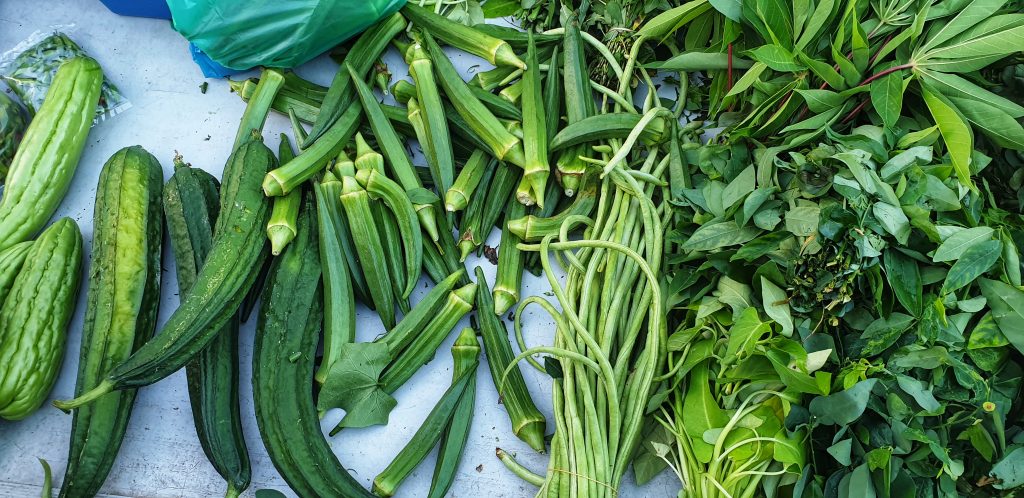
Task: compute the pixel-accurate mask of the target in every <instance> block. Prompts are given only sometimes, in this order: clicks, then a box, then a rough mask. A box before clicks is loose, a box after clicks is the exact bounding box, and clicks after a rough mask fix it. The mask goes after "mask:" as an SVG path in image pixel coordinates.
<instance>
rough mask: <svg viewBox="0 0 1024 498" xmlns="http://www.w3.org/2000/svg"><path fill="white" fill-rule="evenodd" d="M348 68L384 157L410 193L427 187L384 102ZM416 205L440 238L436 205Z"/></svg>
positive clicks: (426, 225) (431, 231) (426, 226)
mask: <svg viewBox="0 0 1024 498" xmlns="http://www.w3.org/2000/svg"><path fill="white" fill-rule="evenodd" d="M348 70H349V72H350V73H352V78H353V79H352V82H353V86H355V88H356V93H357V94H358V95H359V101H360V102H361V104H362V107H363V110H364V111H365V113H366V117H367V120H368V121H369V122H370V127H371V128H373V135H374V137H376V138H377V145H378V146H380V149H381V152H382V153H384V157H385V158H387V160H388V163H389V164H390V165H391V172H392V173H393V174H394V176H395V179H396V180H397V182H398V183H399V184H400V185H401V186H402V188H404V189H405V191H406V192H409V191H411V190H416V189H420V188H423V184H422V183H421V182H420V177H419V175H417V174H416V168H415V166H413V165H412V162H411V161H410V160H409V156H407V155H406V153H405V147H404V146H403V145H402V141H401V139H400V138H399V137H398V133H397V132H395V129H394V128H393V127H392V126H391V121H389V120H388V118H387V117H386V116H384V112H383V111H381V108H380V103H378V102H377V100H376V99H375V98H374V96H373V93H372V92H371V91H370V88H369V87H368V86H366V83H365V82H363V80H361V79H359V78H358V77H357V76H358V75H356V73H355V71H354V69H352V68H351V67H349V68H348ZM413 206H414V207H415V209H416V214H417V216H419V219H420V225H421V226H422V227H423V230H425V231H426V232H427V235H429V236H430V238H431V240H435V241H436V240H437V238H438V231H437V223H436V222H435V220H434V206H433V205H431V204H420V203H413Z"/></svg>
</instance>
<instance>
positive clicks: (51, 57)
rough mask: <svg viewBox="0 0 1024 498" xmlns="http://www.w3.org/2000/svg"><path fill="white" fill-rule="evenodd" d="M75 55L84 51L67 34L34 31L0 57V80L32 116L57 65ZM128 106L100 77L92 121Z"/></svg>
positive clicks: (119, 93)
mask: <svg viewBox="0 0 1024 498" xmlns="http://www.w3.org/2000/svg"><path fill="white" fill-rule="evenodd" d="M70 27H71V28H73V26H70ZM62 28H64V27H62ZM76 56H88V54H87V53H86V52H85V50H82V47H80V46H78V44H77V43H75V42H74V41H73V40H71V38H70V37H68V35H66V34H64V33H63V32H61V31H51V32H40V31H37V32H35V33H33V34H32V36H30V37H29V38H28V39H26V40H25V41H23V42H21V43H19V44H18V45H17V46H15V47H14V48H13V49H11V50H8V51H7V52H5V53H4V54H3V55H2V56H0V79H2V80H4V82H6V83H7V86H9V87H10V88H11V90H13V91H14V93H15V95H17V96H18V98H19V99H20V100H21V103H22V104H23V105H24V106H25V108H26V109H28V112H29V114H30V115H35V112H36V109H38V108H39V106H40V105H42V103H43V99H44V98H45V97H46V91H47V90H49V88H50V82H51V81H53V75H54V74H56V73H57V67H58V66H60V64H61V63H62V62H64V61H65V60H67V59H70V58H72V57H76ZM130 107H131V103H130V102H128V99H127V98H125V96H124V95H123V94H122V93H121V92H120V91H119V90H118V89H117V86H115V85H114V84H113V83H111V82H110V79H109V78H104V79H103V89H102V90H101V93H100V102H99V104H98V105H97V106H96V119H95V121H94V122H97V123H98V122H100V121H103V120H104V119H107V118H110V117H113V116H115V115H117V114H119V113H121V112H123V111H125V110H127V109H128V108H130Z"/></svg>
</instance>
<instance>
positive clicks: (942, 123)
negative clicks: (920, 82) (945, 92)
mask: <svg viewBox="0 0 1024 498" xmlns="http://www.w3.org/2000/svg"><path fill="white" fill-rule="evenodd" d="M921 96H922V97H924V101H925V104H927V106H928V111H929V112H931V115H932V119H934V120H935V124H937V125H938V126H939V133H940V134H942V140H943V141H945V142H946V148H947V149H949V155H950V158H951V160H952V161H953V169H954V170H956V176H957V177H959V178H960V183H962V184H964V186H966V187H969V188H970V189H972V190H975V189H976V187H975V186H974V180H973V179H972V178H971V166H970V162H971V152H973V151H974V137H973V136H972V135H971V129H970V127H968V126H967V123H965V122H964V120H963V118H961V117H960V115H959V114H957V112H956V110H954V109H953V107H951V106H950V105H949V104H947V103H946V102H945V101H943V100H942V99H941V98H939V97H938V96H936V95H935V94H934V93H932V92H931V91H930V90H929V89H928V88H927V87H925V88H922V90H921Z"/></svg>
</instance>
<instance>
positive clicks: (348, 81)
mask: <svg viewBox="0 0 1024 498" xmlns="http://www.w3.org/2000/svg"><path fill="white" fill-rule="evenodd" d="M407 24H408V23H406V21H405V18H404V17H402V15H401V14H398V13H397V12H396V13H394V14H392V15H390V16H388V17H386V18H384V19H381V20H380V21H378V22H377V24H374V25H373V26H371V27H370V29H367V30H366V31H364V32H363V34H362V35H360V36H359V39H358V40H356V42H355V44H353V45H352V49H351V50H350V51H349V52H348V55H346V57H345V62H344V63H343V64H342V65H341V67H340V68H339V69H338V72H337V73H336V74H335V75H334V79H333V80H331V86H330V87H329V88H328V89H327V94H326V95H324V100H323V102H324V103H323V105H322V106H321V109H320V113H319V115H318V116H317V119H316V123H315V124H314V125H313V129H312V130H310V132H309V136H308V137H307V138H306V140H305V141H304V142H303V143H302V148H304V149H305V148H309V147H310V146H311V145H312V144H313V142H315V141H318V140H319V139H320V137H321V136H325V135H326V134H327V132H328V130H330V129H331V128H332V127H333V126H334V124H335V122H336V121H339V120H341V119H343V116H344V114H345V113H347V112H348V110H349V108H351V107H352V103H353V102H354V101H355V93H354V92H353V91H352V80H353V76H352V75H353V74H355V79H359V80H360V81H362V79H363V78H365V77H366V73H367V72H369V71H370V68H371V67H372V66H373V63H374V62H375V61H376V60H377V58H378V57H380V54H381V53H383V52H384V49H385V48H387V46H388V42H390V41H391V40H392V39H393V38H394V37H395V36H397V35H398V34H399V33H401V32H402V31H404V30H405V27H406V25H407ZM346 65H351V66H352V70H351V71H350V70H348V69H346V67H345V66H346Z"/></svg>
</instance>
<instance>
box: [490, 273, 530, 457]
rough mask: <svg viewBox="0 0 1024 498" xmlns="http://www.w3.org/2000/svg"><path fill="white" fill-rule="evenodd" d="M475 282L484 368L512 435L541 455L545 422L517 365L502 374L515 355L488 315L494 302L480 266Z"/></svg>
mask: <svg viewBox="0 0 1024 498" xmlns="http://www.w3.org/2000/svg"><path fill="white" fill-rule="evenodd" d="M476 281H477V285H479V289H478V291H477V293H476V307H477V309H478V310H480V313H477V319H478V320H479V321H480V335H481V336H482V337H483V340H484V353H485V354H486V355H487V365H488V367H489V368H490V370H491V379H492V380H493V381H494V387H495V388H496V389H497V390H498V396H499V397H500V399H501V401H502V404H503V405H504V406H505V410H506V411H507V412H508V417H509V420H510V421H511V422H512V432H513V433H514V434H515V435H516V437H518V438H519V439H522V440H523V441H525V442H526V444H529V445H530V447H531V448H533V449H535V450H537V451H544V431H545V428H546V426H547V422H546V420H545V418H544V415H543V414H541V413H540V410H538V409H537V405H535V404H534V402H533V398H532V397H531V396H530V391H529V389H527V387H526V380H525V379H524V378H523V373H522V371H521V370H519V365H516V366H515V367H513V368H512V369H511V370H508V375H506V374H505V371H506V369H507V368H508V367H509V365H512V361H513V360H515V354H513V352H512V344H511V343H510V342H509V338H508V337H509V336H508V330H507V329H506V328H505V324H504V323H502V321H501V318H500V317H498V315H495V314H494V313H492V312H491V310H493V309H494V299H492V297H491V290H490V289H488V287H487V279H486V277H484V272H483V269H481V268H480V267H479V266H478V267H477V268H476ZM502 379H504V383H502Z"/></svg>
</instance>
